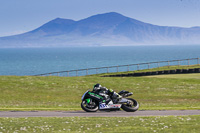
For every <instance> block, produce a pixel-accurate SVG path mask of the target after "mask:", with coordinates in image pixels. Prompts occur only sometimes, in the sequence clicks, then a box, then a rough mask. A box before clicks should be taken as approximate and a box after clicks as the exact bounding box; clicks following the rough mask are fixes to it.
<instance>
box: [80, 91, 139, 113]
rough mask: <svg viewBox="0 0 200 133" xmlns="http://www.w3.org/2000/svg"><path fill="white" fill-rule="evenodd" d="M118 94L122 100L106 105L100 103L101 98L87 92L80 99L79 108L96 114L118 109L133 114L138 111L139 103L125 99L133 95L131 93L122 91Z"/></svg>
mask: <svg viewBox="0 0 200 133" xmlns="http://www.w3.org/2000/svg"><path fill="white" fill-rule="evenodd" d="M118 94H119V95H120V96H122V98H120V99H112V100H111V101H110V102H109V103H108V104H106V103H101V102H100V101H102V100H101V99H102V98H103V97H102V96H100V95H97V94H95V93H93V92H92V91H90V90H87V91H86V92H85V93H84V94H83V96H82V98H81V100H82V102H81V108H82V109H83V110H84V111H86V112H96V111H97V110H100V111H103V110H120V108H122V109H123V110H125V111H127V112H135V111H137V110H138V108H139V103H138V102H137V101H136V100H135V99H132V98H126V97H128V96H131V95H133V93H132V92H129V91H125V90H122V91H120V92H119V93H118Z"/></svg>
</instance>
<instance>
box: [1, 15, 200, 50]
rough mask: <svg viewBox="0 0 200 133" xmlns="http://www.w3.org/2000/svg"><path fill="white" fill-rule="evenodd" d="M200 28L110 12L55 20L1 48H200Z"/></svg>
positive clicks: (7, 39) (3, 40)
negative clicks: (183, 45) (171, 46)
mask: <svg viewBox="0 0 200 133" xmlns="http://www.w3.org/2000/svg"><path fill="white" fill-rule="evenodd" d="M199 38H200V27H192V28H181V27H168V26H157V25H152V24H148V23H144V22H141V21H138V20H136V19H133V18H129V17H126V16H123V15H121V14H119V13H115V12H110V13H105V14H98V15H94V16H91V17H88V18H86V19H82V20H79V21H74V20H70V19H63V18H56V19H54V20H51V21H49V22H47V23H46V24H44V25H42V26H41V27H39V28H37V29H34V30H32V31H30V32H27V33H23V34H20V35H14V36H8V37H0V47H1V48H2V47H66V46H132V45H174V44H200V39H199Z"/></svg>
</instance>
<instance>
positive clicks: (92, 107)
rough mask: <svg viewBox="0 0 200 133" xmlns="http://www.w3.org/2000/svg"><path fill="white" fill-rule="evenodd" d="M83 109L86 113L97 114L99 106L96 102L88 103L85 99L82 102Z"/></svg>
mask: <svg viewBox="0 0 200 133" xmlns="http://www.w3.org/2000/svg"><path fill="white" fill-rule="evenodd" d="M81 108H82V109H83V110H84V111H86V112H96V111H97V110H98V105H97V103H96V102H95V101H90V103H87V101H86V100H85V99H84V100H83V101H82V102H81Z"/></svg>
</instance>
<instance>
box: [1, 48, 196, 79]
mask: <svg viewBox="0 0 200 133" xmlns="http://www.w3.org/2000/svg"><path fill="white" fill-rule="evenodd" d="M197 57H200V45H196V46H195V45H193V46H132V47H81V48H77V47H74V48H72V47H70V48H23V49H18V48H16V49H0V75H34V74H41V73H48V72H54V71H65V70H74V69H83V68H93V67H103V66H116V65H126V64H135V63H144V62H152V61H165V60H174V59H187V58H197Z"/></svg>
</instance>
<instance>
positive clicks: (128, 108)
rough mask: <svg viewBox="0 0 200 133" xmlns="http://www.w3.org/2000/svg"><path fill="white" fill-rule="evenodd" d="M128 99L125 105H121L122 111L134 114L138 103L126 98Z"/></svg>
mask: <svg viewBox="0 0 200 133" xmlns="http://www.w3.org/2000/svg"><path fill="white" fill-rule="evenodd" d="M126 99H128V102H127V103H124V104H122V109H123V110H125V111H127V112H135V111H137V110H138V108H139V103H138V102H137V101H136V100H135V99H132V98H126Z"/></svg>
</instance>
